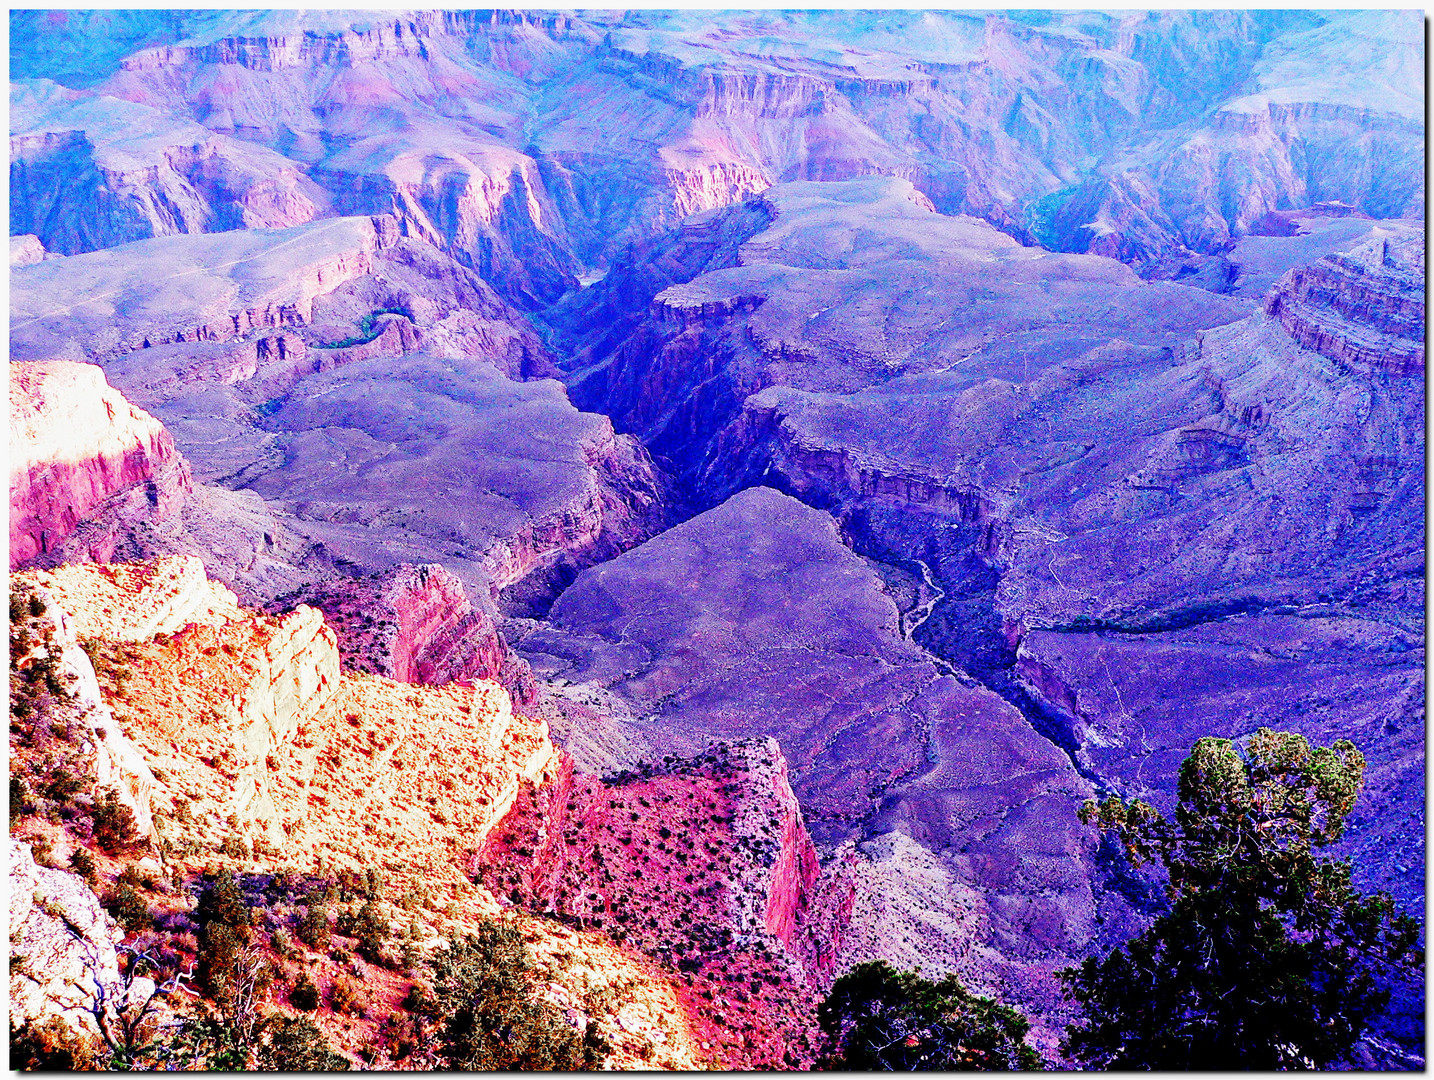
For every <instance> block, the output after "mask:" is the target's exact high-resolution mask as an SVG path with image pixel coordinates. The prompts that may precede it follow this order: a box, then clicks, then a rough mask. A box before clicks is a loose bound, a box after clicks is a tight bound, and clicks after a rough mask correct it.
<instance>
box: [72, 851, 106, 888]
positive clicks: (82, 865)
mask: <svg viewBox="0 0 1434 1080" xmlns="http://www.w3.org/2000/svg"><path fill="white" fill-rule="evenodd" d="M70 867H71V868H72V869H73V870H74V871H75V873H77V874H79V875H80V877H82V878H84V879H85V884H87V885H89V887H90V888H92V889H93V888H94V887H95V886H96V885H98V884H99V882H100V871H99V867H98V866H96V865H95V857H94V856H93V855H91V854H90V853H89V852H88V851H86V850H85V849H84V848H82V847H77V848H75V850H74V851H73V852H72V853H71V855H70Z"/></svg>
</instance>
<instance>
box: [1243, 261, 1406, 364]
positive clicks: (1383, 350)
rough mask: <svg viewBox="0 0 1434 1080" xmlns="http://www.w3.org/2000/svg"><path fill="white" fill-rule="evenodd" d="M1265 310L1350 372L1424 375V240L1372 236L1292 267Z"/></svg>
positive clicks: (1292, 334) (1296, 336)
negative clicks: (1340, 251)
mask: <svg viewBox="0 0 1434 1080" xmlns="http://www.w3.org/2000/svg"><path fill="white" fill-rule="evenodd" d="M1264 307H1265V311H1266V312H1267V313H1268V314H1269V315H1270V316H1271V317H1272V318H1274V319H1276V320H1278V321H1279V324H1280V325H1281V326H1282V327H1283V328H1284V329H1285V332H1286V333H1288V334H1289V335H1290V337H1292V338H1294V339H1295V341H1297V342H1299V344H1300V345H1302V346H1303V347H1304V348H1306V349H1310V350H1312V351H1314V352H1317V353H1319V354H1320V355H1322V356H1327V357H1329V358H1330V359H1331V360H1336V361H1339V362H1340V363H1341V364H1344V365H1345V366H1346V367H1349V368H1351V369H1353V370H1355V371H1363V372H1370V371H1378V372H1382V373H1385V374H1389V375H1396V376H1419V375H1422V374H1423V373H1424V238H1423V236H1422V235H1420V236H1397V237H1392V238H1386V237H1378V236H1376V237H1374V238H1373V239H1371V240H1370V241H1369V242H1367V243H1365V244H1362V245H1360V246H1359V247H1358V248H1356V249H1355V250H1353V251H1350V252H1348V253H1345V254H1333V255H1326V256H1325V257H1324V258H1322V259H1320V260H1319V261H1317V262H1315V263H1314V264H1313V265H1311V266H1306V267H1301V268H1299V269H1296V270H1291V271H1290V272H1289V273H1288V274H1286V275H1285V276H1284V277H1283V278H1281V279H1280V281H1279V283H1278V284H1277V285H1276V286H1275V287H1274V288H1273V289H1272V290H1271V291H1270V293H1269V295H1268V296H1267V297H1266V298H1265V303H1264Z"/></svg>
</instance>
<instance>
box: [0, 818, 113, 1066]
mask: <svg viewBox="0 0 1434 1080" xmlns="http://www.w3.org/2000/svg"><path fill="white" fill-rule="evenodd" d="M6 861H7V862H8V863H9V873H10V880H9V893H10V1024H11V1027H12V1028H21V1027H24V1026H26V1025H27V1024H28V1025H31V1026H34V1027H36V1028H39V1027H43V1026H44V1025H45V1023H46V1022H47V1021H48V1020H50V1019H52V1018H53V1019H57V1020H58V1021H59V1022H60V1023H62V1024H63V1025H65V1026H66V1027H67V1028H69V1029H70V1030H71V1031H72V1032H74V1033H75V1034H77V1035H80V1036H89V1037H90V1038H93V1039H95V1040H96V1042H98V1038H99V1033H100V1032H99V1026H98V1025H97V1024H96V1022H95V1018H94V1010H96V1009H97V1008H99V1009H103V999H105V998H109V999H111V1000H112V999H113V998H115V997H116V996H118V993H119V990H120V973H119V964H118V961H117V960H116V958H115V944H116V943H117V942H119V941H120V940H121V939H122V938H123V937H124V932H123V931H122V930H120V928H119V927H118V926H116V925H115V921H114V920H113V919H112V918H110V916H109V915H108V913H106V912H105V911H104V909H103V908H101V907H100V901H99V897H97V896H95V894H94V893H93V892H92V891H91V890H90V888H89V886H87V885H86V884H85V883H84V881H83V880H81V878H80V876H79V875H78V874H72V873H70V872H68V871H65V870H51V869H49V868H48V867H44V866H37V865H35V860H34V858H33V857H32V856H31V854H30V845H29V844H22V843H19V842H17V841H15V840H11V841H10V847H9V853H8V858H7V860H6Z"/></svg>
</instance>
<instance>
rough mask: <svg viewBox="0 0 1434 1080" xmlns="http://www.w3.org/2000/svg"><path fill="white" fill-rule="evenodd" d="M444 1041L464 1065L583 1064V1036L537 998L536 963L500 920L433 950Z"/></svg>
mask: <svg viewBox="0 0 1434 1080" xmlns="http://www.w3.org/2000/svg"><path fill="white" fill-rule="evenodd" d="M433 971H434V996H435V998H436V1000H437V1008H438V1013H439V1015H440V1016H441V1017H442V1027H441V1029H440V1032H439V1044H440V1047H441V1052H442V1054H443V1056H444V1057H445V1058H446V1059H447V1062H448V1067H449V1068H452V1069H463V1070H477V1071H488V1070H501V1069H548V1070H572V1069H580V1068H582V1067H583V1061H584V1055H583V1040H582V1038H581V1036H579V1034H578V1033H577V1032H576V1031H574V1030H573V1029H572V1027H570V1026H569V1025H568V1024H567V1023H566V1022H565V1021H564V1020H563V1018H562V1015H561V1014H560V1013H559V1012H558V1011H557V1009H556V1008H554V1007H553V1006H552V1005H549V1004H547V1003H545V1002H541V1001H537V1000H534V993H535V991H536V989H537V985H536V983H537V979H536V966H535V964H534V962H533V958H532V954H531V952H530V951H529V949H528V946H527V944H526V942H524V941H523V938H522V935H521V934H519V933H518V932H517V931H516V930H514V929H513V928H512V927H508V926H502V925H500V924H499V923H495V922H491V921H489V922H485V923H483V924H482V925H480V927H479V929H478V932H477V933H476V934H470V935H468V936H467V937H462V938H459V937H453V938H450V939H449V941H448V948H446V949H444V950H442V951H440V952H439V953H438V954H437V955H435V956H434V958H433Z"/></svg>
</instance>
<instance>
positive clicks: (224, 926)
mask: <svg viewBox="0 0 1434 1080" xmlns="http://www.w3.org/2000/svg"><path fill="white" fill-rule="evenodd" d="M194 917H195V919H196V920H197V921H198V923H199V953H198V961H197V963H196V965H195V976H196V982H197V984H198V985H199V988H200V990H201V991H203V993H204V994H205V996H207V997H209V998H210V999H211V1000H213V1001H215V1002H217V1003H218V1004H219V1005H220V1006H221V1007H222V1006H225V1005H227V1004H228V1002H229V1000H230V998H231V997H232V996H233V992H234V987H235V976H236V973H237V971H236V969H237V965H238V962H239V958H240V955H241V954H242V952H243V950H244V947H245V946H246V945H248V944H249V939H250V936H251V934H252V931H251V929H250V927H251V925H252V923H253V916H252V913H251V912H250V910H249V908H248V906H247V905H246V904H245V903H244V894H243V893H242V892H240V890H239V884H238V882H236V881H235V880H234V875H233V874H231V873H230V872H229V871H228V870H223V871H221V872H220V873H219V874H218V875H216V877H215V878H214V880H213V881H211V882H209V883H208V885H207V886H206V887H205V889H204V892H203V893H202V894H201V895H200V897H199V904H198V905H197V906H196V907H195V909H194Z"/></svg>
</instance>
